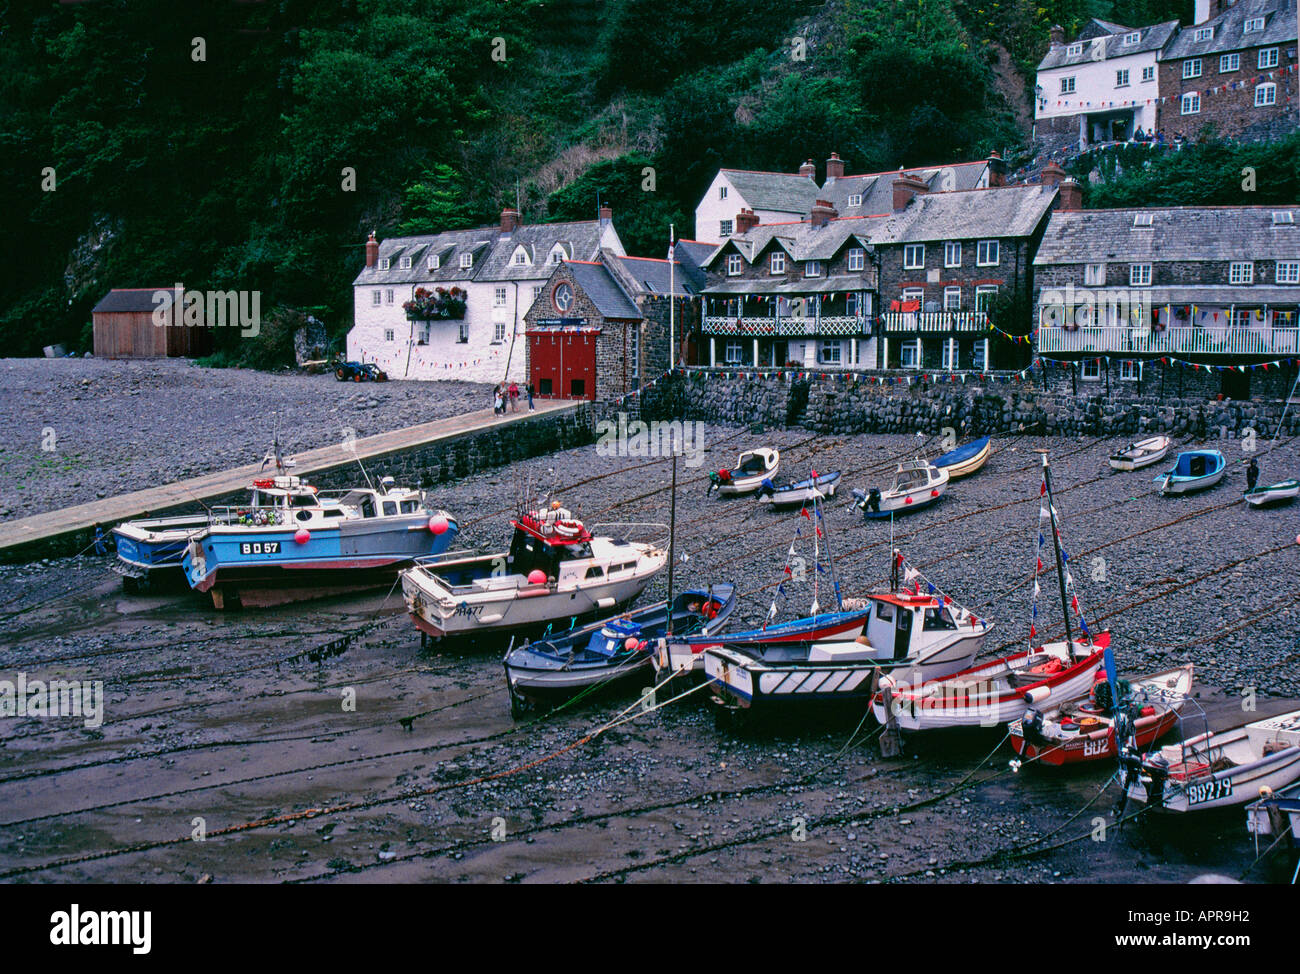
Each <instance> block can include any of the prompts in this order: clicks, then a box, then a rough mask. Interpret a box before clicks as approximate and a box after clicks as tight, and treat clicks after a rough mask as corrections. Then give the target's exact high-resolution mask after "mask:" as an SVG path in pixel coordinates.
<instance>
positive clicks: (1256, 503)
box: [1243, 480, 1300, 507]
mask: <svg viewBox="0 0 1300 974" xmlns="http://www.w3.org/2000/svg"><path fill="white" fill-rule="evenodd" d="M1297 495H1300V480H1283V481H1282V482H1281V483H1277V484H1269V485H1268V486H1267V487H1263V486H1260V487H1253V488H1251V489H1250V490H1248V491H1246V492H1245V494H1244V495H1243V496H1244V497H1245V498H1246V503H1247V504H1249V505H1250V506H1251V507H1271V506H1273V505H1276V504H1289V503H1291V501H1293V500H1295V499H1296V497H1297Z"/></svg>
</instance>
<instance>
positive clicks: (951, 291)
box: [943, 287, 961, 311]
mask: <svg viewBox="0 0 1300 974" xmlns="http://www.w3.org/2000/svg"><path fill="white" fill-rule="evenodd" d="M943 310H944V311H960V310H961V288H960V287H946V288H944V289H943Z"/></svg>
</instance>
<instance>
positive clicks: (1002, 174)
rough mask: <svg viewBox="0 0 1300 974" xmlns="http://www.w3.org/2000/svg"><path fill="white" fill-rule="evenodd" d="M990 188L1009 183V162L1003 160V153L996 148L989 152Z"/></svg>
mask: <svg viewBox="0 0 1300 974" xmlns="http://www.w3.org/2000/svg"><path fill="white" fill-rule="evenodd" d="M988 164H989V189H994V188H996V187H998V186H1005V185H1006V184H1007V164H1006V163H1005V162H1003V161H1002V153H1001V152H999V151H998V150H997V149H994V150H993V151H992V152H990V153H989V158H988Z"/></svg>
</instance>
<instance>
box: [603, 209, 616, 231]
mask: <svg viewBox="0 0 1300 974" xmlns="http://www.w3.org/2000/svg"><path fill="white" fill-rule="evenodd" d="M612 219H614V211H613V210H612V209H610V208H609V206H608V205H605V206H602V207H601V208H600V225H601V226H602V227H603V226H607V225H608V224H609V221H610V220H612Z"/></svg>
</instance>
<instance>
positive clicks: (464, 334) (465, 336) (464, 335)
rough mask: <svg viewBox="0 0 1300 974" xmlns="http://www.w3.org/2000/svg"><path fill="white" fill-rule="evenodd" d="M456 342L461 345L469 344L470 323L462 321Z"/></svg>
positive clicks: (457, 331)
mask: <svg viewBox="0 0 1300 974" xmlns="http://www.w3.org/2000/svg"><path fill="white" fill-rule="evenodd" d="M456 341H457V343H458V344H461V345H468V344H469V322H466V321H462V322H461V323H460V328H458V329H457V330H456Z"/></svg>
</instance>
